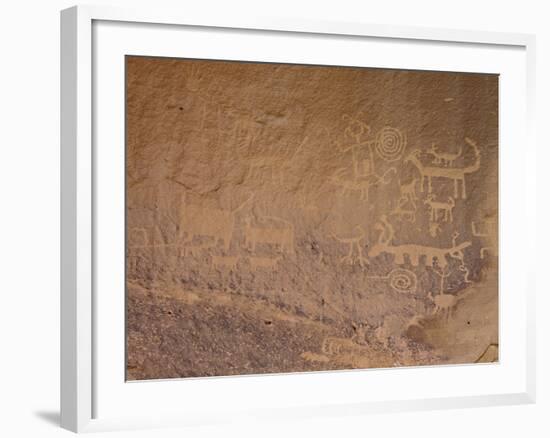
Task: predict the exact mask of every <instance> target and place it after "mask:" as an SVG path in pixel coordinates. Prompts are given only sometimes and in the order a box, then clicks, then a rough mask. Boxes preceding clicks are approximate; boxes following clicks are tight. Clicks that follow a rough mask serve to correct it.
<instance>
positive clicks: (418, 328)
mask: <svg viewBox="0 0 550 438" xmlns="http://www.w3.org/2000/svg"><path fill="white" fill-rule="evenodd" d="M126 176H127V206H126V207H127V290H128V294H127V328H128V338H127V347H128V363H127V370H128V378H129V379H151V378H170V377H189V376H211V375H231V374H255V373H268V372H269V373H275V372H296V371H312V370H333V369H346V368H368V367H392V366H408V365H425V364H449V363H473V362H476V361H478V362H479V361H485V362H487V361H494V360H498V289H497V270H498V257H497V255H498V252H497V250H498V248H497V229H498V226H497V213H498V212H497V206H498V199H497V193H498V77H497V76H494V75H483V74H464V73H440V72H416V71H400V70H385V69H364V68H343V67H319V66H302V65H279V64H256V63H240V62H217V61H196V60H172V59H161V58H158V59H157V58H141V57H130V58H128V59H127V161H126Z"/></svg>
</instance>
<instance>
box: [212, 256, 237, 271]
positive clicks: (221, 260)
mask: <svg viewBox="0 0 550 438" xmlns="http://www.w3.org/2000/svg"><path fill="white" fill-rule="evenodd" d="M211 257H212V266H213V267H215V268H226V269H228V270H230V271H235V270H237V264H238V263H239V259H240V257H239V256H218V255H212V256H211Z"/></svg>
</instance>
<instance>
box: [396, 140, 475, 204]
mask: <svg viewBox="0 0 550 438" xmlns="http://www.w3.org/2000/svg"><path fill="white" fill-rule="evenodd" d="M466 143H467V144H469V145H470V146H471V147H472V148H473V149H474V153H475V162H474V163H473V164H471V165H469V166H466V167H463V168H458V167H455V168H453V167H434V166H425V165H424V164H423V163H422V161H420V158H419V157H420V155H421V154H422V153H421V152H420V150H419V149H415V150H414V151H412V152H411V154H410V155H409V156H408V157H407V158H406V159H405V161H406V162H411V163H412V164H413V165H414V166H415V167H416V168H417V169H418V172H419V173H420V191H421V192H424V180H426V179H427V180H428V193H432V179H433V178H446V179H450V180H452V181H453V183H454V197H455V198H458V183H459V181H460V183H461V185H462V192H461V197H462V199H466V175H467V174H469V173H474V172H476V171H477V170H478V169H479V166H480V164H481V154H480V151H479V148H478V147H477V145H476V144H475V143H474V142H473V141H472V140H470V139H469V138H466Z"/></svg>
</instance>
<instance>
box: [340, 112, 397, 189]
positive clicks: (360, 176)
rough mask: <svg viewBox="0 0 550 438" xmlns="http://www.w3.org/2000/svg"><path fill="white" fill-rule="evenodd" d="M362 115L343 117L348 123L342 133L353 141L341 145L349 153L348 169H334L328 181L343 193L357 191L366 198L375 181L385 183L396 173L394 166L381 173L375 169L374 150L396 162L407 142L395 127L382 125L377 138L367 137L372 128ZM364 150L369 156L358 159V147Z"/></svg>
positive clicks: (386, 158) (383, 157)
mask: <svg viewBox="0 0 550 438" xmlns="http://www.w3.org/2000/svg"><path fill="white" fill-rule="evenodd" d="M361 117H362V114H361V113H359V115H358V116H357V117H351V116H349V115H348V114H344V115H343V116H342V119H343V120H344V121H346V122H348V125H347V126H346V128H345V129H344V135H345V136H346V137H348V138H350V139H352V140H353V141H354V142H353V143H352V144H351V145H349V146H344V147H342V146H340V147H339V149H340V151H341V152H342V153H347V152H350V153H351V160H352V168H351V172H350V171H349V170H348V169H347V168H339V169H337V170H336V171H335V172H334V174H333V175H332V177H331V178H330V181H331V182H332V183H333V184H336V185H339V186H340V187H342V195H346V194H347V193H348V192H354V191H358V192H359V193H360V199H361V200H366V199H368V195H369V188H370V187H371V186H373V185H375V184H379V183H381V184H388V183H389V182H390V178H391V175H392V174H396V173H397V170H396V169H395V168H394V167H391V168H389V169H387V170H386V171H385V172H384V173H383V174H379V173H377V171H376V166H375V162H374V151H376V153H377V154H378V156H380V158H382V159H383V160H385V161H395V160H397V159H399V158H400V157H401V154H402V152H403V150H404V148H405V145H406V139H405V137H404V135H403V134H402V133H401V132H400V131H399V130H398V129H395V128H391V127H384V128H383V129H382V130H381V131H380V132H379V133H378V135H377V136H376V139H374V140H372V139H368V135H369V134H370V132H371V128H370V126H369V125H367V124H366V123H365V122H363V121H362V120H361ZM362 149H364V150H366V151H367V153H368V159H363V160H360V159H359V153H360V150H362Z"/></svg>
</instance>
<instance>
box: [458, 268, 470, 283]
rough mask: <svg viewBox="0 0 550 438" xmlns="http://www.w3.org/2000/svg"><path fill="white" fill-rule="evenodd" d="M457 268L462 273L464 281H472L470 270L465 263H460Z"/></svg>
mask: <svg viewBox="0 0 550 438" xmlns="http://www.w3.org/2000/svg"><path fill="white" fill-rule="evenodd" d="M458 270H459V271H461V272H463V273H464V283H473V282H472V280H470V270H469V269H468V268H467V267H466V265H464V264H462V265H460V266H459V267H458Z"/></svg>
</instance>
